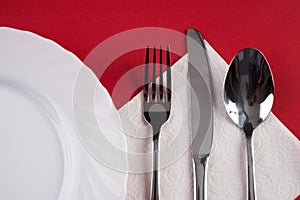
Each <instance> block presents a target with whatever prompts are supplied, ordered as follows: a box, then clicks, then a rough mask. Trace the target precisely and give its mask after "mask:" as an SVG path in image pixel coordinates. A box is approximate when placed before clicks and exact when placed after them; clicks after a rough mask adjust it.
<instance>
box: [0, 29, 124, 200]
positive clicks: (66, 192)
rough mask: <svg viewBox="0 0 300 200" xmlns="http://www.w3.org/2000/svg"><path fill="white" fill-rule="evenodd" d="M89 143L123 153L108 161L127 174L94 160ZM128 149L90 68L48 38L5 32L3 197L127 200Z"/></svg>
mask: <svg viewBox="0 0 300 200" xmlns="http://www.w3.org/2000/svg"><path fill="white" fill-rule="evenodd" d="M88 91H90V92H88ZM91 91H92V92H91ZM78 92H79V93H78ZM84 93H86V94H88V95H78V94H84ZM89 98H92V99H89ZM81 102H82V103H88V102H91V104H81ZM87 107H89V109H86V108H87ZM91 112H93V113H94V115H92V117H91V120H90V121H87V120H88V119H90V118H86V117H90V113H91ZM93 118H94V119H93ZM82 127H83V128H82ZM84 127H92V129H93V130H86V128H84ZM95 133H101V136H102V138H101V137H97V138H95V137H94V136H93V135H95ZM91 138H92V140H93V144H92V147H93V148H94V147H97V146H100V149H101V147H102V145H103V141H106V143H109V146H110V147H116V148H115V149H118V151H115V152H114V153H112V154H109V157H110V158H111V159H112V160H118V164H119V165H120V166H122V170H120V169H117V168H116V167H115V166H114V165H112V164H111V163H110V162H109V159H108V160H105V159H103V160H101V157H100V159H99V156H97V155H95V154H93V152H94V150H93V149H91V145H90V144H89V143H86V141H90V142H91ZM95 139H102V141H97V140H95ZM125 150H126V142H125V138H124V136H123V134H122V130H121V126H120V119H119V116H118V115H117V111H116V109H115V107H114V106H113V103H112V101H111V99H110V96H109V94H108V92H107V91H106V90H105V88H104V87H103V86H102V85H101V84H100V82H99V81H98V80H97V78H96V76H95V75H94V74H93V73H92V71H91V70H90V69H88V68H87V67H86V66H84V64H82V62H81V61H80V60H79V59H78V58H77V57H76V56H74V55H73V54H72V53H70V52H68V51H66V50H65V49H63V48H62V47H60V46H59V45H57V44H56V43H54V42H52V41H50V40H47V39H44V38H42V37H40V36H37V35H35V34H33V33H30V32H25V31H19V30H15V29H11V28H5V27H1V28H0V199H5V200H20V199H22V200H41V199H42V200H56V199H60V200H94V199H95V200H101V199H105V200H107V199H125V183H126V177H127V174H126V170H124V169H126V167H127V159H126V152H125ZM103 151H107V150H106V149H103ZM97 152H98V153H99V149H98V150H97ZM105 153H106V154H107V152H105Z"/></svg>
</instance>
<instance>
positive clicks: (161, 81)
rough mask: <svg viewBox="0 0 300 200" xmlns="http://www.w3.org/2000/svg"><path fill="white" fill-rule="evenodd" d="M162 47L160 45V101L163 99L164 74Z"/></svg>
mask: <svg viewBox="0 0 300 200" xmlns="http://www.w3.org/2000/svg"><path fill="white" fill-rule="evenodd" d="M162 60H163V58H162V46H161V45H160V50H159V99H160V100H162V99H163V94H164V93H163V92H164V91H163V80H164V79H163V73H162Z"/></svg>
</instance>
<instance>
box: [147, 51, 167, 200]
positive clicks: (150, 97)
mask: <svg viewBox="0 0 300 200" xmlns="http://www.w3.org/2000/svg"><path fill="white" fill-rule="evenodd" d="M149 51H150V50H149V46H148V47H147V49H146V60H145V77H144V78H145V79H144V89H143V97H144V100H143V112H144V118H145V119H146V121H147V122H148V123H149V124H151V126H152V130H153V175H152V191H151V200H159V198H160V194H159V184H158V169H159V168H158V164H159V163H158V161H159V159H158V156H159V155H158V153H159V152H158V149H159V134H160V129H161V127H162V125H163V124H164V123H165V122H166V121H167V120H168V119H169V116H170V111H171V68H170V66H171V60H170V51H169V46H167V53H166V54H167V55H166V65H167V77H166V79H167V87H164V86H163V70H162V68H163V51H162V47H161V46H160V51H159V82H158V83H157V82H156V48H155V47H154V48H153V62H152V81H151V82H150V80H149V65H150V64H149V56H150V52H149Z"/></svg>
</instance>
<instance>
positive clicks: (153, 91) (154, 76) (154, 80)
mask: <svg viewBox="0 0 300 200" xmlns="http://www.w3.org/2000/svg"><path fill="white" fill-rule="evenodd" d="M155 95H156V47H155V46H154V48H153V74H152V99H155Z"/></svg>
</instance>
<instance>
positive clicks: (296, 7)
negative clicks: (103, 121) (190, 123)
mask: <svg viewBox="0 0 300 200" xmlns="http://www.w3.org/2000/svg"><path fill="white" fill-rule="evenodd" d="M0 6H1V7H0V26H9V27H13V28H18V29H24V30H29V31H32V32H34V33H37V34H39V35H42V36H44V37H46V38H50V39H52V40H54V41H56V42H57V43H59V44H60V45H62V46H63V47H64V48H66V49H68V50H70V51H72V52H73V53H75V55H77V56H78V57H79V58H80V59H82V60H84V59H85V57H86V56H87V55H88V54H89V53H90V51H91V50H92V49H93V48H94V47H95V46H96V45H98V44H99V43H101V42H102V41H104V40H105V39H107V38H109V37H110V36H113V35H114V34H117V33H119V32H122V31H125V30H128V29H132V28H138V27H149V26H151V27H165V28H169V29H173V30H177V31H179V32H182V33H185V31H186V29H187V28H188V27H195V28H197V29H198V30H200V32H201V33H202V35H203V36H204V38H205V39H206V40H207V41H209V43H210V44H211V45H212V46H213V47H214V48H215V49H216V50H217V51H218V53H219V54H220V55H221V56H222V57H223V58H224V59H225V60H226V61H227V62H228V63H229V62H230V61H231V59H232V57H233V56H234V54H235V53H236V52H237V51H238V50H240V49H242V48H244V47H255V48H258V49H260V50H261V51H262V52H263V53H264V54H265V56H266V57H267V59H268V61H269V63H270V65H271V69H272V72H273V75H274V79H275V102H274V107H273V112H274V113H275V114H276V116H277V117H278V118H279V119H280V120H281V121H282V122H283V123H284V124H285V125H286V126H287V127H288V128H289V129H290V130H291V131H292V132H293V133H294V134H295V135H296V136H297V137H298V138H300V126H299V124H298V123H299V122H298V120H299V119H300V104H299V103H300V92H299V91H300V66H299V63H298V61H299V55H298V54H299V52H300V39H299V36H300V28H299V25H300V23H299V22H300V1H297V0H289V1H283V0H274V1H270V0H261V1H236V0H233V1H224V0H210V1H209V0H207V1H199V0H198V1H196V0H195V1H182V0H177V1H174V0H172V1H161V0H152V1H148V2H146V1H137V0H134V1H120V0H110V1H97V0H91V1H86V2H85V1H76V0H72V1H71V0H67V1H37V0H27V1H16V0H11V1H2V2H1V3H0ZM135 55H139V56H136V58H139V59H140V61H139V62H142V61H143V59H144V58H143V57H144V53H143V52H136V54H135ZM132 57H133V56H131V57H130V60H128V59H129V58H128V59H127V60H126V62H124V59H123V60H122V62H121V61H120V60H119V61H118V60H117V61H116V62H114V63H113V64H112V68H111V69H112V70H109V71H107V73H105V75H104V76H103V77H101V82H102V83H103V85H104V86H105V87H106V88H107V89H108V91H109V92H110V93H112V91H113V88H114V86H115V84H116V82H117V79H118V78H119V77H120V76H121V75H120V73H125V72H126V70H128V69H130V67H131V66H130V64H136V62H135V61H132ZM174 60H175V59H173V61H174ZM125 63H126V64H125ZM140 64H142V63H140ZM114 66H115V67H114ZM116 66H118V67H116ZM90 67H91V68H92V69H93V70H94V71H95V72H96V74H97V71H99V66H96V65H95V66H90ZM0 73H1V72H0ZM137 80H141V79H137ZM125 92H126V91H125ZM129 93H130V92H128V94H129ZM113 99H114V101H115V102H116V104H117V106H118V107H119V106H121V105H122V104H124V103H125V102H124V101H122V100H120V99H119V100H118V99H116V97H115V96H114V97H113ZM270 134H271V133H270Z"/></svg>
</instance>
